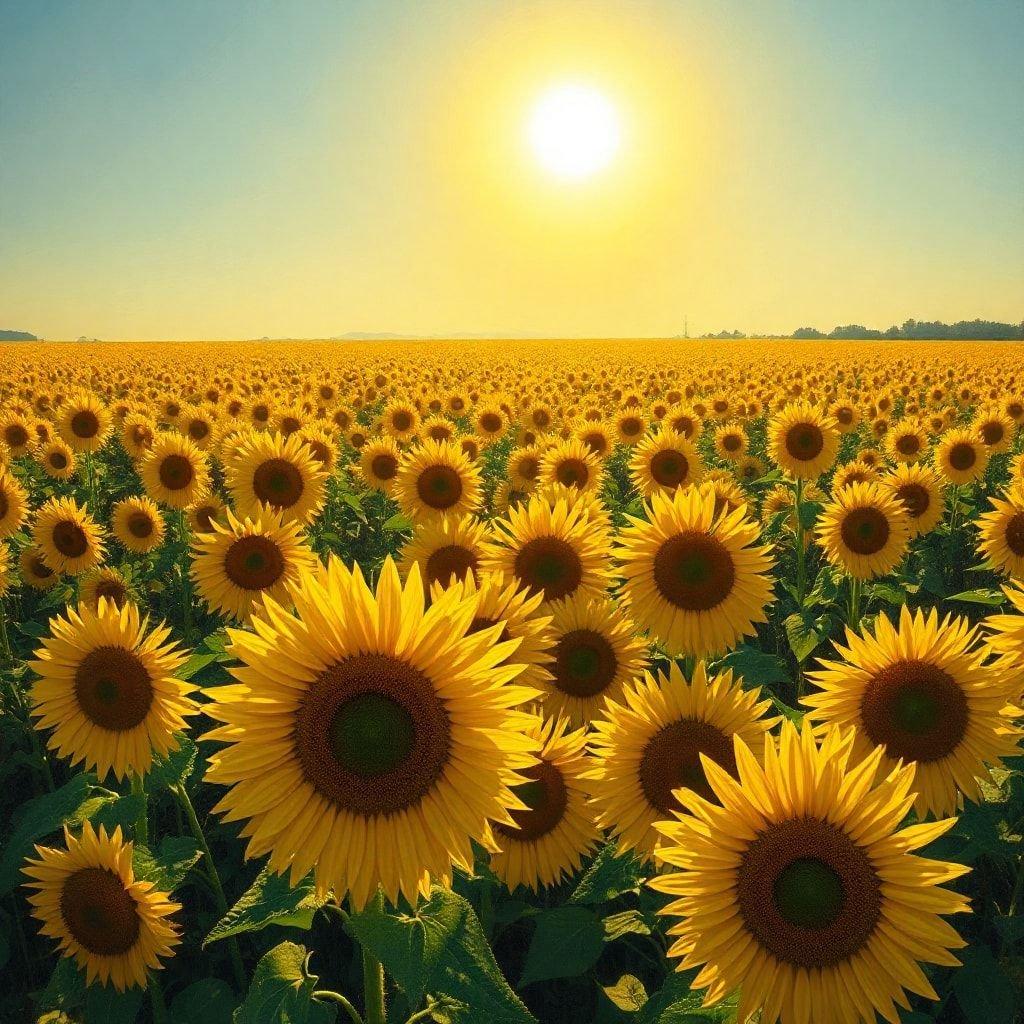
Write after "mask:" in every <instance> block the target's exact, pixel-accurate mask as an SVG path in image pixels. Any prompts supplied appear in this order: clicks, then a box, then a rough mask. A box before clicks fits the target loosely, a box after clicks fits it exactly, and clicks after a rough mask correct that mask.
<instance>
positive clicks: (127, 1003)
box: [84, 983, 144, 1024]
mask: <svg viewBox="0 0 1024 1024" xmlns="http://www.w3.org/2000/svg"><path fill="white" fill-rule="evenodd" d="M143 996H144V992H143V990H142V989H141V988H129V989H125V991H124V992H118V991H117V989H116V988H114V986H113V985H100V984H96V983H94V984H92V985H89V986H88V987H87V988H86V990H85V1011H84V1018H85V1020H87V1021H93V1020H95V1021H102V1022H103V1024H132V1022H133V1021H134V1020H135V1018H136V1017H138V1015H139V1010H140V1009H142V1000H143Z"/></svg>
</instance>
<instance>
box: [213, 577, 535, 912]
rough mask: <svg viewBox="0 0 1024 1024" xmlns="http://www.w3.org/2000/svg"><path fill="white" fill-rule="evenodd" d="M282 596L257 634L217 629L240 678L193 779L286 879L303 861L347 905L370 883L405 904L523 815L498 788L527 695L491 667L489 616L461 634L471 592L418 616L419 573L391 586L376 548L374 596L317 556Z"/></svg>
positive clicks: (516, 760) (518, 760) (515, 759)
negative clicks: (240, 823) (287, 599)
mask: <svg viewBox="0 0 1024 1024" xmlns="http://www.w3.org/2000/svg"><path fill="white" fill-rule="evenodd" d="M289 589H290V593H291V598H292V601H293V602H294V604H295V607H296V610H297V614H296V615H294V616H293V615H289V614H287V613H286V612H285V611H284V609H283V608H282V607H281V606H280V605H278V604H277V603H276V602H275V601H273V600H272V599H271V598H264V609H263V610H262V612H257V613H256V614H254V616H253V626H254V628H255V630H256V632H255V633H250V632H242V631H240V630H230V631H229V636H230V637H231V646H230V648H229V650H230V652H231V653H232V655H233V656H234V657H236V658H237V659H238V660H239V661H240V662H241V663H242V664H241V667H239V668H236V669H232V674H233V675H234V676H235V678H236V679H237V680H238V683H237V685H232V686H222V687H218V689H217V692H216V697H217V700H216V703H214V704H211V705H208V706H207V708H206V711H207V713H208V714H210V715H211V717H213V718H215V719H217V720H219V721H221V722H223V723H224V725H223V726H221V727H220V728H217V729H214V730H213V731H212V732H211V733H209V734H208V736H207V739H214V740H222V741H224V742H226V743H227V744H228V746H227V747H225V748H224V749H222V750H220V751H217V752H216V753H214V754H213V755H212V756H211V757H210V768H209V770H208V772H207V776H206V777H207V779H208V780H209V781H211V782H215V783H221V784H226V785H229V786H230V787H231V788H230V789H229V791H228V792H227V793H226V794H225V795H224V797H223V798H222V799H221V801H220V803H219V804H218V805H217V807H216V810H217V811H219V812H223V813H224V815H225V819H226V820H229V821H231V820H239V819H247V821H246V824H245V826H244V828H243V829H242V833H241V834H242V836H244V837H245V838H247V839H248V840H249V844H248V847H247V850H246V853H247V856H249V857H260V856H263V855H264V854H267V853H269V854H270V859H269V866H270V868H271V869H272V870H274V871H277V872H284V871H290V873H291V878H292V880H293V882H295V881H298V879H300V878H302V877H303V876H304V875H305V874H306V873H307V872H308V871H310V869H314V868H315V872H316V885H317V888H318V890H320V891H321V892H326V891H327V890H328V889H333V890H334V894H335V896H336V897H337V898H338V899H339V900H341V899H344V898H345V897H346V896H348V898H349V899H350V901H351V903H352V905H353V907H355V908H361V907H363V906H364V905H365V904H366V903H367V901H368V900H369V899H370V898H371V897H372V896H373V895H374V894H375V893H376V891H377V888H378V886H382V887H383V889H384V892H385V894H386V895H387V897H388V899H389V900H390V901H391V902H392V903H395V902H397V900H398V897H399V894H402V895H404V896H405V897H406V898H407V899H408V900H409V901H410V902H413V903H415V901H416V898H417V896H418V895H419V894H426V893H427V892H428V891H429V887H430V884H431V880H432V879H433V880H441V881H446V880H448V879H450V877H451V871H452V865H453V864H456V865H460V866H468V865H470V864H471V863H472V860H473V854H472V849H471V845H470V843H471V840H476V841H477V842H480V843H483V844H485V845H486V835H487V830H488V824H487V823H488V820H491V821H495V822H498V823H502V824H506V825H512V824H513V823H514V822H513V819H512V817H511V815H510V813H509V812H510V811H512V810H520V811H521V810H526V809H527V808H526V805H525V804H524V803H523V802H522V801H521V800H519V799H518V798H517V797H516V796H515V794H514V793H513V792H512V788H511V787H513V786H516V785H518V784H520V783H522V782H524V781H526V779H525V777H524V776H523V775H521V774H519V770H521V769H524V768H529V767H530V766H531V765H532V764H535V763H536V759H535V757H534V756H533V751H534V750H535V749H536V748H537V741H536V740H534V739H532V738H530V737H529V736H527V735H526V734H525V733H524V731H523V727H524V725H525V723H526V721H527V720H526V719H525V717H524V715H523V713H522V712H520V711H517V710H516V708H517V707H518V706H519V705H521V704H523V703H524V702H525V701H528V700H531V699H533V698H534V697H536V696H537V692H536V691H535V690H531V689H529V688H526V687H522V686H519V685H516V684H515V683H513V680H514V679H515V677H516V676H517V675H518V673H519V666H518V665H516V664H514V663H513V664H508V665H506V666H503V667H499V666H501V663H502V662H504V661H505V660H506V658H508V656H509V655H510V654H512V653H514V650H515V643H514V642H511V643H502V642H500V641H499V635H500V633H501V627H500V626H497V625H496V626H494V627H491V628H488V629H483V630H479V631H477V632H470V626H471V624H472V622H473V619H474V617H475V615H476V612H477V607H478V601H477V599H476V596H475V595H473V596H468V597H467V596H463V594H462V592H461V589H460V588H457V587H452V588H449V590H448V591H446V592H444V593H443V594H441V595H440V596H439V597H438V598H437V599H436V600H435V601H434V603H433V604H432V605H431V606H430V607H429V608H425V601H424V594H423V584H422V582H421V580H420V578H419V570H418V569H417V568H413V570H412V572H411V573H410V576H409V579H408V581H407V582H406V584H405V586H404V587H403V585H402V584H401V582H400V580H399V576H398V570H397V569H396V568H395V565H394V562H392V561H391V559H390V558H389V559H388V560H387V561H386V562H385V563H384V567H383V569H382V570H381V575H380V580H379V582H378V584H377V588H376V593H374V592H372V591H371V590H370V589H369V588H368V587H367V585H366V583H365V581H364V579H363V576H362V574H361V572H360V571H359V569H358V567H357V568H355V569H353V570H349V569H348V568H346V567H345V566H344V565H343V564H342V563H341V562H340V561H339V560H338V559H336V558H333V557H332V558H331V561H330V562H329V564H328V565H327V566H326V567H321V568H320V569H319V570H318V571H317V572H316V573H315V574H309V575H307V576H305V577H304V578H303V580H302V581H301V583H300V584H298V585H294V586H292V587H290V588H289ZM490 848H491V849H492V850H493V849H494V846H493V844H490Z"/></svg>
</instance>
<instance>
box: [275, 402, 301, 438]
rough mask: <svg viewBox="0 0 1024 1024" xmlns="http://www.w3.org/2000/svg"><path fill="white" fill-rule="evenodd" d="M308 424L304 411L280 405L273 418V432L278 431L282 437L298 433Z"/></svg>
mask: <svg viewBox="0 0 1024 1024" xmlns="http://www.w3.org/2000/svg"><path fill="white" fill-rule="evenodd" d="M305 422H306V416H305V413H304V412H303V410H302V409H300V408H299V407H298V406H295V405H279V406H275V408H274V415H273V417H272V418H271V430H275V431H277V433H279V434H280V435H281V436H282V437H288V436H290V435H291V434H296V433H298V432H299V431H300V430H301V429H302V428H303V426H304V425H305Z"/></svg>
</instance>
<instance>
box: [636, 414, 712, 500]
mask: <svg viewBox="0 0 1024 1024" xmlns="http://www.w3.org/2000/svg"><path fill="white" fill-rule="evenodd" d="M703 474H704V465H703V463H702V462H701V458H700V455H699V454H698V453H697V449H696V448H694V446H693V444H692V443H691V442H690V441H688V440H687V439H686V437H684V436H683V435H682V434H677V433H676V432H675V431H674V430H672V429H671V428H666V429H664V430H661V431H660V432H659V433H657V434H648V435H647V436H646V437H645V438H644V439H643V440H642V441H641V442H640V443H639V444H638V445H636V447H634V449H633V454H632V456H631V458H630V460H629V476H630V479H631V480H632V481H633V485H634V486H635V487H636V489H637V490H638V491H639V492H640V493H641V494H642V495H643V496H644V497H645V498H649V497H650V496H651V495H652V494H654V493H656V492H658V491H674V490H676V489H677V488H679V487H687V486H688V485H690V484H693V483H697V482H698V481H699V480H700V478H701V477H702V476H703Z"/></svg>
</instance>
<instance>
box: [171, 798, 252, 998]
mask: <svg viewBox="0 0 1024 1024" xmlns="http://www.w3.org/2000/svg"><path fill="white" fill-rule="evenodd" d="M172 789H173V791H174V795H175V796H176V797H177V798H178V800H179V801H180V803H181V806H182V809H183V810H184V811H185V817H186V818H188V824H189V828H190V829H192V835H193V836H195V839H196V842H197V843H199V849H201V850H202V851H203V863H204V864H205V866H206V873H207V875H208V876H209V878H210V884H211V885H212V886H213V894H214V897H215V899H216V902H217V910H218V912H219V913H220V916H221V917H223V916H224V915H225V914H226V913H227V912H228V901H227V897H225V895H224V886H223V885H221V881H220V874H219V873H218V871H217V863H216V861H215V860H214V859H213V854H212V853H210V844H209V843H207V841H206V835H205V834H204V833H203V826H202V825H200V824H199V819H198V818H197V817H196V809H195V807H193V806H192V801H191V800H190V799H189V795H188V791H187V790H186V789H185V786H184V785H183V784H182V783H178V785H176V786H174V787H172ZM226 941H227V944H228V952H229V953H230V955H231V968H232V970H233V971H234V974H235V984H236V985H237V986H238V991H239V992H245V990H246V989H247V988H248V987H249V979H248V978H247V977H246V976H245V967H244V966H243V964H242V954H241V951H240V950H239V948H238V940H237V939H236V938H235V936H234V935H230V936H228V938H227V940H226Z"/></svg>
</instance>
